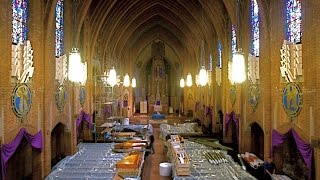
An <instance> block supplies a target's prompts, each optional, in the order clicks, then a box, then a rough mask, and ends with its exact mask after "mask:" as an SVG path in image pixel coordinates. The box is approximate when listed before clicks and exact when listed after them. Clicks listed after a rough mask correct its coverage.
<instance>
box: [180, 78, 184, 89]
mask: <svg viewBox="0 0 320 180" xmlns="http://www.w3.org/2000/svg"><path fill="white" fill-rule="evenodd" d="M180 87H181V88H184V79H183V77H181V79H180Z"/></svg>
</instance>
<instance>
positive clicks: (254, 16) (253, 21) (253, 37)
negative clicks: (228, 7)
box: [251, 0, 259, 56]
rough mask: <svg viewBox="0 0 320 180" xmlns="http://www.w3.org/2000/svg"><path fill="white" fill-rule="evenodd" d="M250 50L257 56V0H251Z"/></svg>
mask: <svg viewBox="0 0 320 180" xmlns="http://www.w3.org/2000/svg"><path fill="white" fill-rule="evenodd" d="M251 40H252V44H251V51H252V54H253V55H255V56H259V7H258V3H257V0H251Z"/></svg>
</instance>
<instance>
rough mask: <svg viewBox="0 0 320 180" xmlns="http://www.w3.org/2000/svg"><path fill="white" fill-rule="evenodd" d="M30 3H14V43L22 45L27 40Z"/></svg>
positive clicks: (16, 0)
mask: <svg viewBox="0 0 320 180" xmlns="http://www.w3.org/2000/svg"><path fill="white" fill-rule="evenodd" d="M27 10H28V1H27V0H13V1H12V43H13V44H20V43H24V42H25V41H26V40H27V18H28V11H27Z"/></svg>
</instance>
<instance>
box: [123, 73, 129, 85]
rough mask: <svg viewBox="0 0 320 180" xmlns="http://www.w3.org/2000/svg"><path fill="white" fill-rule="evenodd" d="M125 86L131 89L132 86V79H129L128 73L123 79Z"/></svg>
mask: <svg viewBox="0 0 320 180" xmlns="http://www.w3.org/2000/svg"><path fill="white" fill-rule="evenodd" d="M123 85H124V86H125V87H129V86H130V77H129V75H128V73H126V75H125V76H124V78H123Z"/></svg>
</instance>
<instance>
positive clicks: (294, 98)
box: [282, 83, 302, 117]
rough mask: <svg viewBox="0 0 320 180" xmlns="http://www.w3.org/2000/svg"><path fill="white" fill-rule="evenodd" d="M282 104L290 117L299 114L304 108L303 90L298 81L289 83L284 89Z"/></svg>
mask: <svg viewBox="0 0 320 180" xmlns="http://www.w3.org/2000/svg"><path fill="white" fill-rule="evenodd" d="M282 105H283V108H284V110H285V111H286V113H287V114H288V115H289V116H290V117H295V116H297V115H298V114H299V113H300V111H301V108H302V92H301V90H300V87H299V86H298V85H297V84H296V83H288V84H287V85H286V87H285V88H284V89H283V96H282Z"/></svg>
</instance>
